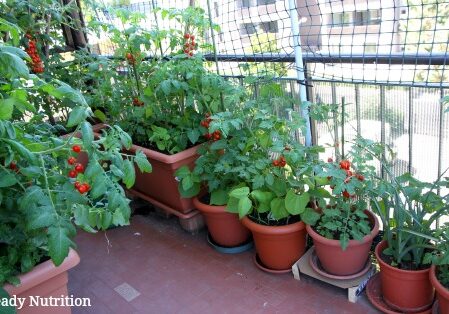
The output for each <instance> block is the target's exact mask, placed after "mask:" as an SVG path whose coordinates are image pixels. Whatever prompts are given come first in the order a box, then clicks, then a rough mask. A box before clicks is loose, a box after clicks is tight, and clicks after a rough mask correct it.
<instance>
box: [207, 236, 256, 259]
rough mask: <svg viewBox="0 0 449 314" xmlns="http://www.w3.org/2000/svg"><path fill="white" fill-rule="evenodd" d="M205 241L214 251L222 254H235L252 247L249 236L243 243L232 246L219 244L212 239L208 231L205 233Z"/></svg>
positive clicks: (251, 240)
mask: <svg viewBox="0 0 449 314" xmlns="http://www.w3.org/2000/svg"><path fill="white" fill-rule="evenodd" d="M207 243H209V245H210V246H212V247H213V248H214V249H215V250H216V251H218V252H220V253H224V254H237V253H242V252H246V251H248V250H250V249H251V248H252V247H253V239H252V238H249V239H248V240H247V241H246V242H245V243H243V244H241V245H239V246H234V247H228V246H221V245H219V244H218V243H216V242H215V241H214V239H212V237H211V235H210V233H209V232H208V233H207Z"/></svg>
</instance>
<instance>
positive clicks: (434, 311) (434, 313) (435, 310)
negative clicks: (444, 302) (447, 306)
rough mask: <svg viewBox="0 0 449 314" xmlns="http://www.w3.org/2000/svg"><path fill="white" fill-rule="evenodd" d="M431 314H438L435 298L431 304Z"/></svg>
mask: <svg viewBox="0 0 449 314" xmlns="http://www.w3.org/2000/svg"><path fill="white" fill-rule="evenodd" d="M432 314H440V309H439V307H438V300H435V302H434V303H433V306H432Z"/></svg>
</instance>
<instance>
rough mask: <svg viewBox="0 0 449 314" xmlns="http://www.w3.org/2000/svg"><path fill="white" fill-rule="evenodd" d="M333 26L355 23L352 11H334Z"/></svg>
mask: <svg viewBox="0 0 449 314" xmlns="http://www.w3.org/2000/svg"><path fill="white" fill-rule="evenodd" d="M331 22H332V26H347V25H351V24H352V23H353V16H352V12H338V13H332V16H331Z"/></svg>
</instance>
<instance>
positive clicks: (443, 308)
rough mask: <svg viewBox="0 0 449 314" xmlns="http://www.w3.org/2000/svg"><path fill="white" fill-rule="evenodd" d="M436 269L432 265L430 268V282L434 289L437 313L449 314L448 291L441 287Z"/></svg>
mask: <svg viewBox="0 0 449 314" xmlns="http://www.w3.org/2000/svg"><path fill="white" fill-rule="evenodd" d="M436 269H437V268H436V267H435V265H432V267H431V268H430V282H431V283H432V286H433V287H434V288H435V291H436V293H437V298H438V305H439V307H440V311H439V313H441V314H448V313H449V289H447V288H446V287H445V286H443V285H442V284H441V283H440V281H439V280H438V278H437V275H436Z"/></svg>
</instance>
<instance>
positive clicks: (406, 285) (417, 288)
mask: <svg viewBox="0 0 449 314" xmlns="http://www.w3.org/2000/svg"><path fill="white" fill-rule="evenodd" d="M387 246H388V244H387V242H386V241H385V240H384V241H382V242H380V243H379V244H378V245H377V246H376V250H375V252H374V253H375V254H376V258H377V261H378V262H379V265H380V279H381V285H382V296H383V299H384V301H385V303H387V304H388V306H390V307H391V308H392V309H394V310H398V311H401V312H406V313H409V312H410V313H413V312H420V311H424V310H426V309H428V308H430V307H431V306H432V303H433V298H434V291H433V287H432V284H431V283H430V279H429V273H430V267H429V268H427V269H423V270H402V269H399V268H396V267H393V266H391V265H389V264H387V263H386V262H384V261H383V259H382V258H381V254H382V251H383V250H384V249H385V248H387Z"/></svg>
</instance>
